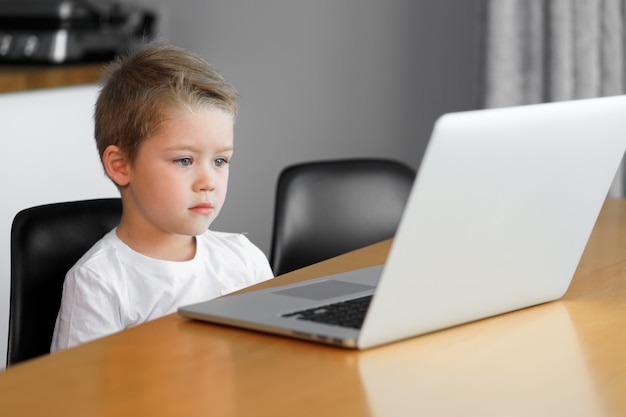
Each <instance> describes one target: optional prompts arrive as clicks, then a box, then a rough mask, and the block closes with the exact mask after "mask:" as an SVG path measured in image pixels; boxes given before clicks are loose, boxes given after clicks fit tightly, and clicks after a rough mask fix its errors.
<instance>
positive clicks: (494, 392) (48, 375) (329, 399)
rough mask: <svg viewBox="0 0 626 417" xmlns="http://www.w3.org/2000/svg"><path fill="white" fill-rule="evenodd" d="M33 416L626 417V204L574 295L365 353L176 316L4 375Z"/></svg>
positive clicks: (587, 259)
mask: <svg viewBox="0 0 626 417" xmlns="http://www.w3.org/2000/svg"><path fill="white" fill-rule="evenodd" d="M389 245H390V242H389V241H386V242H382V243H380V244H376V245H373V246H370V247H367V248H364V249H361V250H359V251H355V252H352V253H349V254H346V255H343V256H341V257H338V258H334V259H332V260H329V261H326V262H323V263H320V264H317V265H313V266H311V267H308V268H304V269H301V270H299V271H295V272H293V273H290V274H287V275H284V276H282V277H279V278H277V279H275V280H273V282H272V284H276V283H282V282H285V281H296V280H300V279H304V278H309V277H315V276H319V275H322V274H325V273H329V272H338V271H342V270H349V269H354V268H355V267H357V266H369V265H376V264H380V263H382V262H384V259H385V257H386V254H387V251H388V249H389ZM264 285H269V284H268V283H264V284H263V285H261V286H264ZM22 415H24V416H26V415H28V416H34V415H42V416H53V415H59V416H133V417H136V416H394V417H397V416H420V415H446V416H448V415H450V416H481V417H485V416H533V417H536V416H557V415H558V416H561V415H562V416H568V417H571V416H594V417H598V416H624V415H626V201H624V200H607V203H606V204H605V206H604V208H603V211H602V213H601V216H600V219H599V221H598V223H597V225H596V228H595V229H594V232H593V234H592V236H591V238H590V241H589V244H588V247H587V249H586V251H585V254H584V256H583V259H582V260H581V263H580V265H579V268H578V270H577V272H576V275H575V278H574V281H573V282H572V285H571V286H570V288H569V290H568V292H567V293H566V295H565V296H564V297H563V299H562V300H559V301H556V302H552V303H547V304H543V305H540V306H535V307H531V308H527V309H523V310H519V311H516V312H513V313H508V314H503V315H500V316H497V317H493V318H489V319H485V320H480V321H477V322H474V323H470V324H467V325H463V326H458V327H455V328H452V329H448V330H444V331H440V332H435V333H431V334H428V335H425V336H421V337H417V338H413V339H410V340H407V341H404V342H400V343H395V344H391V345H387V346H383V347H379V348H375V349H372V350H369V351H364V352H357V351H350V350H343V349H340V348H335V347H331V346H321V345H316V344H313V343H309V342H305V341H297V340H290V339H287V338H282V337H277V336H270V335H265V334H261V333H254V332H249V331H242V330H237V329H231V328H228V327H221V326H217V325H209V324H206V323H200V322H194V321H190V320H187V319H183V318H181V317H179V316H178V315H176V314H172V315H169V316H166V317H164V318H161V319H158V320H154V321H152V322H149V323H146V324H143V325H140V326H137V327H135V328H132V329H129V330H126V331H123V332H121V333H119V334H115V335H112V336H109V337H106V338H103V339H100V340H98V341H95V342H92V343H87V344H85V345H82V346H79V347H76V348H73V349H69V350H67V351H63V352H59V353H56V354H53V355H49V356H47V357H42V358H39V359H35V360H32V361H29V362H26V363H23V364H19V365H16V366H14V367H11V368H9V369H8V370H6V371H4V372H2V373H0V416H22Z"/></svg>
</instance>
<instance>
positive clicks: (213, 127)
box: [51, 43, 273, 351]
mask: <svg viewBox="0 0 626 417" xmlns="http://www.w3.org/2000/svg"><path fill="white" fill-rule="evenodd" d="M235 100H236V92H235V90H234V89H233V88H232V86H230V85H229V84H228V83H227V82H226V81H225V80H224V78H222V76H221V75H220V74H219V73H217V72H216V71H215V69H214V68H213V67H211V66H210V65H209V64H208V63H207V62H206V61H204V60H203V59H202V58H200V57H199V56H197V55H195V54H192V53H190V52H187V51H184V50H182V49H180V48H177V47H173V46H167V45H163V44H158V43H152V44H147V45H144V46H143V47H141V48H140V49H138V50H137V51H135V52H133V53H131V54H130V55H128V56H127V57H126V58H125V59H122V60H117V61H116V62H114V63H113V64H111V65H110V66H109V68H108V69H107V73H106V75H105V77H104V84H103V87H102V89H101V91H100V95H99V97H98V100H97V103H96V110H95V137H96V143H97V146H98V151H99V154H100V158H101V161H102V164H103V166H104V170H105V172H106V174H107V176H108V177H109V178H110V179H111V180H112V181H113V182H114V183H115V184H116V186H117V187H118V189H119V191H120V194H121V198H122V206H123V211H122V217H121V220H120V224H119V226H118V227H117V228H115V229H114V230H112V231H111V232H109V233H108V234H107V235H105V236H104V237H103V238H102V239H101V240H100V241H99V242H97V243H96V244H95V245H94V246H93V247H92V248H91V249H90V250H89V251H88V252H87V253H86V254H85V255H84V256H83V257H82V258H81V259H80V260H79V261H78V262H77V263H76V265H74V266H73V267H72V269H71V270H70V271H69V272H68V273H67V276H66V280H65V284H64V288H63V298H62V302H61V308H60V311H59V315H58V317H57V322H56V326H55V330H54V336H53V340H52V346H51V351H56V350H59V349H64V348H67V347H70V346H74V345H76V344H79V343H83V342H86V341H88V340H92V339H95V338H98V337H101V336H105V335H108V334H111V333H114V332H117V331H120V330H123V329H125V328H128V327H130V326H133V325H136V324H139V323H143V322H145V321H148V320H151V319H154V318H157V317H160V316H163V315H166V314H169V313H172V312H174V311H176V309H177V308H178V307H179V306H181V305H185V304H190V303H195V302H198V301H202V300H207V299H210V298H214V297H218V296H220V295H223V294H226V293H229V292H232V291H235V290H238V289H240V288H243V287H246V286H249V285H252V284H255V283H257V282H260V281H263V280H266V279H269V278H271V277H272V276H273V274H272V271H271V269H270V266H269V263H268V261H267V258H266V257H265V255H264V254H263V253H262V252H261V251H260V250H259V249H258V248H257V247H256V246H254V245H253V244H252V243H251V242H250V241H249V240H248V239H247V238H245V237H244V236H243V235H239V234H227V233H220V232H213V231H209V230H208V227H209V225H210V224H211V222H212V221H213V220H214V219H215V217H216V216H217V214H218V213H219V210H220V208H221V207H222V205H223V203H224V199H225V196H226V187H227V183H228V167H229V163H230V160H231V158H232V156H233V125H234V117H235V115H236V110H237V109H236V102H235Z"/></svg>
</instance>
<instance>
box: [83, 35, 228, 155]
mask: <svg viewBox="0 0 626 417" xmlns="http://www.w3.org/2000/svg"><path fill="white" fill-rule="evenodd" d="M236 99H237V92H236V90H235V89H234V88H233V87H232V85H230V84H229V83H228V82H227V81H226V80H225V79H224V77H222V75H221V74H220V73H219V72H218V71H217V70H216V69H215V68H214V67H213V66H211V65H210V64H209V63H208V62H207V61H205V60H204V59H203V58H202V57H200V56H199V55H197V54H194V53H192V52H189V51H186V50H184V49H182V48H179V47H176V46H172V45H166V44H162V43H156V42H155V43H148V44H145V45H143V46H141V47H139V48H138V49H137V50H135V51H133V52H130V53H129V54H128V55H126V56H124V57H120V58H118V59H117V60H115V61H114V62H112V63H111V64H109V65H108V66H107V67H106V69H105V72H104V75H103V78H102V88H101V90H100V95H99V97H98V100H97V102H96V109H95V132H94V134H95V138H96V144H97V147H98V152H99V154H100V157H101V158H102V155H103V153H104V150H105V149H106V148H107V147H108V146H109V145H116V146H117V147H119V148H120V150H121V151H122V152H123V153H124V155H125V156H126V158H128V160H129V161H130V162H132V161H134V160H135V158H136V157H137V153H138V151H139V147H140V145H141V143H142V142H143V141H144V140H146V139H147V138H149V137H151V136H153V135H154V134H155V133H157V132H158V130H159V128H160V127H161V125H162V123H163V122H164V121H166V120H168V119H169V118H171V117H172V115H173V114H175V113H176V112H177V111H185V110H186V109H190V108H191V109H193V108H196V107H198V106H210V107H215V108H219V109H221V110H223V111H225V112H227V113H229V114H231V115H233V117H234V116H235V115H236V113H237V104H236Z"/></svg>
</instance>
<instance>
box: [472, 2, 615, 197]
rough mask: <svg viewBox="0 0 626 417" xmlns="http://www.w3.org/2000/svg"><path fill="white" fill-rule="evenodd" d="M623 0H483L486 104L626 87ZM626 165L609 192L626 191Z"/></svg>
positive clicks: (569, 96) (591, 94)
mask: <svg viewBox="0 0 626 417" xmlns="http://www.w3.org/2000/svg"><path fill="white" fill-rule="evenodd" d="M625 3H626V0H485V12H486V13H485V19H486V22H485V97H484V106H485V107H502V106H512V105H522V104H532V103H540V102H547V101H559V100H572V99H580V98H590V97H599V96H608V95H617V94H624V93H625V89H624V85H625V83H624V77H625V75H624V68H625V56H626V54H625V51H624V47H625V39H624V36H625V35H624V34H625V25H626V24H625V20H624V13H625ZM624 117H625V120H626V114H625V115H624ZM623 165H624V162H623V163H622V166H621V167H620V170H619V172H618V173H617V175H616V177H615V180H614V182H613V185H612V187H611V190H610V192H609V196H611V197H624V196H625V195H626V180H625V179H624V171H625V170H624V168H623Z"/></svg>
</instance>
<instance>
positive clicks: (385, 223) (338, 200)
mask: <svg viewBox="0 0 626 417" xmlns="http://www.w3.org/2000/svg"><path fill="white" fill-rule="evenodd" d="M414 179H415V172H414V171H413V170H412V169H411V168H409V167H408V166H406V165H404V164H402V163H400V162H397V161H392V160H386V159H341V160H329V161H317V162H305V163H301V164H296V165H292V166H289V167H287V168H285V169H284V170H283V171H282V172H281V173H280V175H279V178H278V183H277V187H276V201H275V209H274V225H273V230H272V245H271V252H270V264H271V265H272V269H273V270H274V273H275V274H276V275H280V274H284V273H286V272H289V271H292V270H295V269H298V268H301V267H303V266H307V265H310V264H313V263H316V262H319V261H322V260H324V259H328V258H332V257H334V256H337V255H340V254H342V253H345V252H349V251H351V250H354V249H358V248H360V247H363V246H367V245H369V244H372V243H376V242H379V241H382V240H385V239H388V238H391V237H393V236H394V234H395V232H396V229H397V227H398V223H399V221H400V217H401V215H402V212H403V210H404V206H405V204H406V201H407V198H408V195H409V192H410V190H411V187H412V185H413V181H414Z"/></svg>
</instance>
